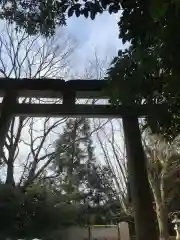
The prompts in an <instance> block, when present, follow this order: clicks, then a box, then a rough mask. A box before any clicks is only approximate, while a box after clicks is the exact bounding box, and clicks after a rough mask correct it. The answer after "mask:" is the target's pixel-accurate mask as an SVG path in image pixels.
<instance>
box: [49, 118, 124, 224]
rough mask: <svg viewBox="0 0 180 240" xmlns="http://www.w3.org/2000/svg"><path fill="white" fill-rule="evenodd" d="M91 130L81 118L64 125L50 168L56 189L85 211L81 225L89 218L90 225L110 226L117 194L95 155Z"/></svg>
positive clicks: (108, 171)
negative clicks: (54, 175)
mask: <svg viewBox="0 0 180 240" xmlns="http://www.w3.org/2000/svg"><path fill="white" fill-rule="evenodd" d="M90 129H91V127H90V122H89V121H88V120H87V119H85V118H83V117H81V118H76V119H69V120H68V121H67V122H66V125H65V127H64V131H63V133H62V134H61V135H60V137H59V139H58V140H57V142H56V148H55V159H54V162H53V164H52V167H51V169H54V168H55V170H56V173H57V174H56V176H57V179H56V180H55V184H56V187H58V188H59V189H61V191H62V192H64V195H65V196H66V198H67V200H68V202H69V203H71V204H77V203H79V204H81V205H82V208H83V209H84V211H86V213H87V214H86V215H85V216H84V217H85V218H84V217H83V218H82V216H80V218H81V219H80V220H79V221H80V222H83V223H89V221H90V219H91V223H92V221H93V223H99V224H100V223H110V222H111V221H112V220H114V219H112V217H113V215H115V214H114V213H113V212H114V211H115V209H113V207H115V205H117V206H118V207H119V204H118V195H117V192H116V189H115V187H114V182H113V178H112V174H111V171H110V170H109V169H108V168H107V167H106V166H101V164H99V163H98V160H97V159H96V157H95V155H94V147H93V142H92V139H91V131H90ZM51 179H52V178H51ZM116 210H117V207H116ZM112 211H113V212H112ZM92 217H93V220H92ZM88 219H89V220H88ZM87 221H88V222H87Z"/></svg>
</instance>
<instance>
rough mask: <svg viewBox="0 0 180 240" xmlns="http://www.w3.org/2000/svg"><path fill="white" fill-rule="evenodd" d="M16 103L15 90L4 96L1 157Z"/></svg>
mask: <svg viewBox="0 0 180 240" xmlns="http://www.w3.org/2000/svg"><path fill="white" fill-rule="evenodd" d="M15 103H16V95H15V93H13V92H11V91H10V92H8V93H6V95H5V96H4V98H3V101H2V109H1V116H0V157H2V155H3V147H4V144H5V140H6V136H7V133H8V130H9V127H10V124H11V120H12V117H13V114H12V112H13V106H14V104H15Z"/></svg>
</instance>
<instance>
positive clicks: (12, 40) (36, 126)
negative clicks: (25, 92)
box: [0, 24, 76, 186]
mask: <svg viewBox="0 0 180 240" xmlns="http://www.w3.org/2000/svg"><path fill="white" fill-rule="evenodd" d="M61 34H62V42H61V41H59V40H58V39H57V36H58V35H57V36H55V37H53V38H51V39H47V40H44V39H42V38H41V36H35V37H30V36H28V35H27V34H26V32H25V31H23V32H17V31H16V30H15V29H14V26H9V25H7V24H5V25H4V31H3V34H1V37H0V75H1V77H5V78H8V77H12V78H17V79H19V78H24V77H25V78H42V81H43V78H48V77H52V78H57V77H60V76H61V77H62V76H65V75H66V71H67V69H68V64H69V61H70V56H71V54H72V53H73V51H74V49H75V46H76V42H74V40H73V39H70V37H69V36H68V35H66V33H65V32H64V33H63V32H61ZM19 101H20V102H27V103H28V102H43V103H45V102H49V103H54V104H56V103H57V102H58V101H61V100H60V99H37V98H31V99H27V98H24V99H19ZM64 121H65V119H50V118H44V119H38V118H25V117H17V118H13V119H12V122H11V125H10V129H9V132H8V134H7V138H6V143H5V147H4V155H3V156H2V159H1V160H2V162H3V166H2V167H1V169H2V171H3V172H4V174H5V182H6V183H7V184H9V185H21V186H22V185H28V184H32V183H33V181H34V180H35V179H37V177H39V175H40V174H42V172H43V171H44V170H45V168H46V166H47V165H48V162H47V161H49V158H48V157H49V156H50V154H51V152H50V150H52V148H51V146H52V144H51V146H50V143H49V138H50V137H52V135H55V133H54V132H53V131H55V130H57V128H58V126H59V125H60V124H63V122H64ZM42 163H43V164H42ZM17 166H19V169H18V168H17Z"/></svg>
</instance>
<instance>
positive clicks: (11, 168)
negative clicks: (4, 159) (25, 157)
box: [6, 161, 15, 187]
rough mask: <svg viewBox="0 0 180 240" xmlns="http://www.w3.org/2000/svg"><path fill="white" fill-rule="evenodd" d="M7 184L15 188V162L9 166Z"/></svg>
mask: <svg viewBox="0 0 180 240" xmlns="http://www.w3.org/2000/svg"><path fill="white" fill-rule="evenodd" d="M6 184H8V185H11V186H13V187H14V186H15V181H14V166H13V161H9V162H8V165H7V176H6Z"/></svg>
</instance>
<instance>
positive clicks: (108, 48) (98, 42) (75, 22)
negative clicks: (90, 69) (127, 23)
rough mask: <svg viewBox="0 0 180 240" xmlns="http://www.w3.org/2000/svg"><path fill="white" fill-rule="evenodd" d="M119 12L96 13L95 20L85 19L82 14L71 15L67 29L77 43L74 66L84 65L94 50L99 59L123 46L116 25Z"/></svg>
mask: <svg viewBox="0 0 180 240" xmlns="http://www.w3.org/2000/svg"><path fill="white" fill-rule="evenodd" d="M119 16H120V14H112V15H109V13H104V14H101V15H98V16H97V17H96V19H95V20H91V19H86V18H84V17H83V16H82V17H79V18H76V17H72V18H70V19H68V21H67V27H66V28H67V31H68V32H69V33H70V34H72V36H74V37H75V38H76V39H77V41H78V43H79V49H78V51H77V57H78V61H76V62H75V64H76V67H77V68H80V67H82V66H83V65H84V62H85V60H87V59H91V58H93V55H94V52H95V51H96V52H97V53H98V56H99V58H100V59H103V58H105V57H107V56H108V57H110V58H111V57H113V56H115V55H116V54H117V51H118V49H119V48H124V45H123V44H122V42H121V40H120V39H119V38H118V34H119V33H118V32H119V30H118V25H117V22H118V21H119Z"/></svg>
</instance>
